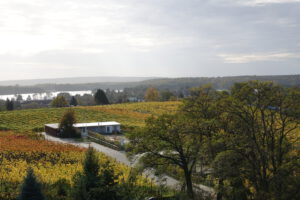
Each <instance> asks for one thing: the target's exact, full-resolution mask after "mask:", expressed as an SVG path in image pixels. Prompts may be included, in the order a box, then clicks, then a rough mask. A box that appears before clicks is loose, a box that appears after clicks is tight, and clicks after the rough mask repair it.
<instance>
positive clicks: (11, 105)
mask: <svg viewBox="0 0 300 200" xmlns="http://www.w3.org/2000/svg"><path fill="white" fill-rule="evenodd" d="M5 107H6V110H8V111H11V110H14V101H13V100H9V99H8V98H7V99H6V102H5Z"/></svg>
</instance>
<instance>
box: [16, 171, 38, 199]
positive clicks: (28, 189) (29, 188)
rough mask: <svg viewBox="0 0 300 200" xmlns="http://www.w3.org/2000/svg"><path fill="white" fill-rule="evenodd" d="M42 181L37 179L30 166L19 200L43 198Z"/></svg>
mask: <svg viewBox="0 0 300 200" xmlns="http://www.w3.org/2000/svg"><path fill="white" fill-rule="evenodd" d="M43 199H44V196H43V194H42V192H41V186H40V183H39V182H38V181H37V178H36V177H35V175H34V173H33V170H32V169H31V168H29V169H28V170H27V175H26V177H25V179H24V182H23V185H22V189H21V194H20V196H19V198H18V200H43Z"/></svg>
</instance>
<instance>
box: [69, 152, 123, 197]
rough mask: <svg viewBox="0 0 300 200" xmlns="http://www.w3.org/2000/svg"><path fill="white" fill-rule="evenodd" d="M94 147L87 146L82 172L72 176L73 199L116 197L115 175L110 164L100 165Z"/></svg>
mask: <svg viewBox="0 0 300 200" xmlns="http://www.w3.org/2000/svg"><path fill="white" fill-rule="evenodd" d="M101 168H102V169H101V173H100V164H99V159H98V157H97V154H96V151H95V149H93V148H91V147H89V148H88V150H87V152H86V153H85V159H84V162H83V172H82V173H77V174H76V175H75V176H74V188H73V198H74V199H75V200H106V199H112V200H114V199H117V195H116V194H117V193H116V190H115V185H116V178H117V177H116V176H115V175H114V171H113V169H112V167H111V166H110V164H109V163H108V162H107V163H104V164H103V166H101Z"/></svg>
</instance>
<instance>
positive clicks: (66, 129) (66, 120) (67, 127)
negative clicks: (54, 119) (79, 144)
mask: <svg viewBox="0 0 300 200" xmlns="http://www.w3.org/2000/svg"><path fill="white" fill-rule="evenodd" d="M75 123H76V118H75V112H74V111H73V110H71V109H69V110H67V111H66V112H65V113H64V115H63V117H62V119H61V121H60V124H59V131H60V137H63V138H71V137H80V134H79V133H78V131H77V130H76V128H75V127H74V126H73V125H74V124H75Z"/></svg>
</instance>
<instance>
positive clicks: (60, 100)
mask: <svg viewBox="0 0 300 200" xmlns="http://www.w3.org/2000/svg"><path fill="white" fill-rule="evenodd" d="M51 106H52V107H55V108H61V107H67V106H68V102H67V100H66V99H65V97H64V96H57V97H55V98H54V99H53V100H52V102H51Z"/></svg>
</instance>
